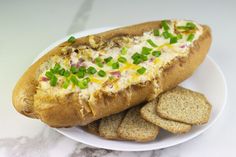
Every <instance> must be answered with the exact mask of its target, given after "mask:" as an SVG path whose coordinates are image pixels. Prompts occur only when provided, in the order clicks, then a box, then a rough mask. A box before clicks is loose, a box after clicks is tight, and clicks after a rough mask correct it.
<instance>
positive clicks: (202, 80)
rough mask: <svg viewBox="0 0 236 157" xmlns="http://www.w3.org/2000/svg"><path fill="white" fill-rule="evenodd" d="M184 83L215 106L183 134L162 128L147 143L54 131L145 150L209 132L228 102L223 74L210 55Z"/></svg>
mask: <svg viewBox="0 0 236 157" xmlns="http://www.w3.org/2000/svg"><path fill="white" fill-rule="evenodd" d="M109 29H113V28H111V27H106V28H99V29H92V30H87V31H82V32H79V33H76V34H73V36H75V37H82V36H86V35H89V34H94V33H99V32H103V31H107V30H109ZM68 37H69V36H68ZM68 37H66V38H64V39H62V40H59V41H57V42H55V43H54V44H52V45H51V46H49V47H48V48H47V49H45V50H44V51H43V52H42V53H41V54H40V55H39V56H38V57H37V59H38V58H39V57H41V56H42V55H44V54H45V53H47V52H48V51H49V50H50V49H52V48H54V47H55V46H57V45H58V44H59V43H61V42H63V41H66V40H67V39H68ZM182 86H184V87H187V88H190V89H192V90H195V91H199V92H201V93H204V94H205V95H206V96H207V98H208V99H209V101H210V103H211V104H212V106H213V107H212V113H211V117H210V120H209V122H208V123H207V124H205V125H202V126H194V127H193V128H192V130H191V131H190V132H189V133H186V134H183V135H174V134H170V133H168V132H166V131H163V130H162V131H161V133H160V134H159V135H158V137H157V139H156V140H155V141H153V142H148V143H137V142H129V141H112V140H106V139H103V138H100V137H98V136H95V135H92V134H90V133H88V132H86V131H84V130H83V129H81V128H80V127H73V128H62V129H55V130H57V131H58V132H60V133H61V134H63V135H65V136H67V137H69V138H71V139H73V140H75V141H78V142H82V143H85V144H88V145H91V146H94V147H100V148H105V149H112V150H119V151H146V150H153V149H161V148H166V147H170V146H174V145H177V144H180V143H183V142H186V141H188V140H190V139H193V138H194V137H196V136H198V135H200V134H201V133H203V132H204V131H206V130H207V129H208V128H209V127H210V126H212V124H213V123H214V122H215V121H216V120H217V119H218V117H219V115H220V113H221V112H222V111H223V109H224V106H225V104H226V98H227V86H226V81H225V79H224V75H223V73H222V72H221V70H220V68H219V67H218V66H217V64H216V63H215V62H214V61H213V60H212V59H211V58H210V57H207V58H206V59H205V61H204V62H203V64H201V66H200V67H199V68H198V69H197V71H196V72H195V73H194V75H193V76H192V77H190V78H189V79H187V80H186V81H184V82H183V83H182Z"/></svg>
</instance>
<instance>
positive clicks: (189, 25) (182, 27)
mask: <svg viewBox="0 0 236 157" xmlns="http://www.w3.org/2000/svg"><path fill="white" fill-rule="evenodd" d="M196 28H197V26H196V25H195V24H194V23H192V22H187V23H186V25H185V26H177V29H183V30H185V31H189V30H193V29H196Z"/></svg>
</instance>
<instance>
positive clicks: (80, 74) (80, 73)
mask: <svg viewBox="0 0 236 157" xmlns="http://www.w3.org/2000/svg"><path fill="white" fill-rule="evenodd" d="M76 75H77V76H78V78H83V77H84V76H85V72H83V71H78V72H77V73H76Z"/></svg>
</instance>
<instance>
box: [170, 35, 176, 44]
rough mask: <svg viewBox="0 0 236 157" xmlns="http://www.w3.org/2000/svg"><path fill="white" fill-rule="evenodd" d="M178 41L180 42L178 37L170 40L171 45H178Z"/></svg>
mask: <svg viewBox="0 0 236 157" xmlns="http://www.w3.org/2000/svg"><path fill="white" fill-rule="evenodd" d="M177 41H178V38H177V37H171V38H170V44H175V43H177Z"/></svg>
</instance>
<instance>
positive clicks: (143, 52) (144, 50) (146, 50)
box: [141, 47, 152, 55]
mask: <svg viewBox="0 0 236 157" xmlns="http://www.w3.org/2000/svg"><path fill="white" fill-rule="evenodd" d="M151 51H152V49H151V48H148V47H143V48H142V52H141V53H142V54H143V55H149V54H150V52H151Z"/></svg>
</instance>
